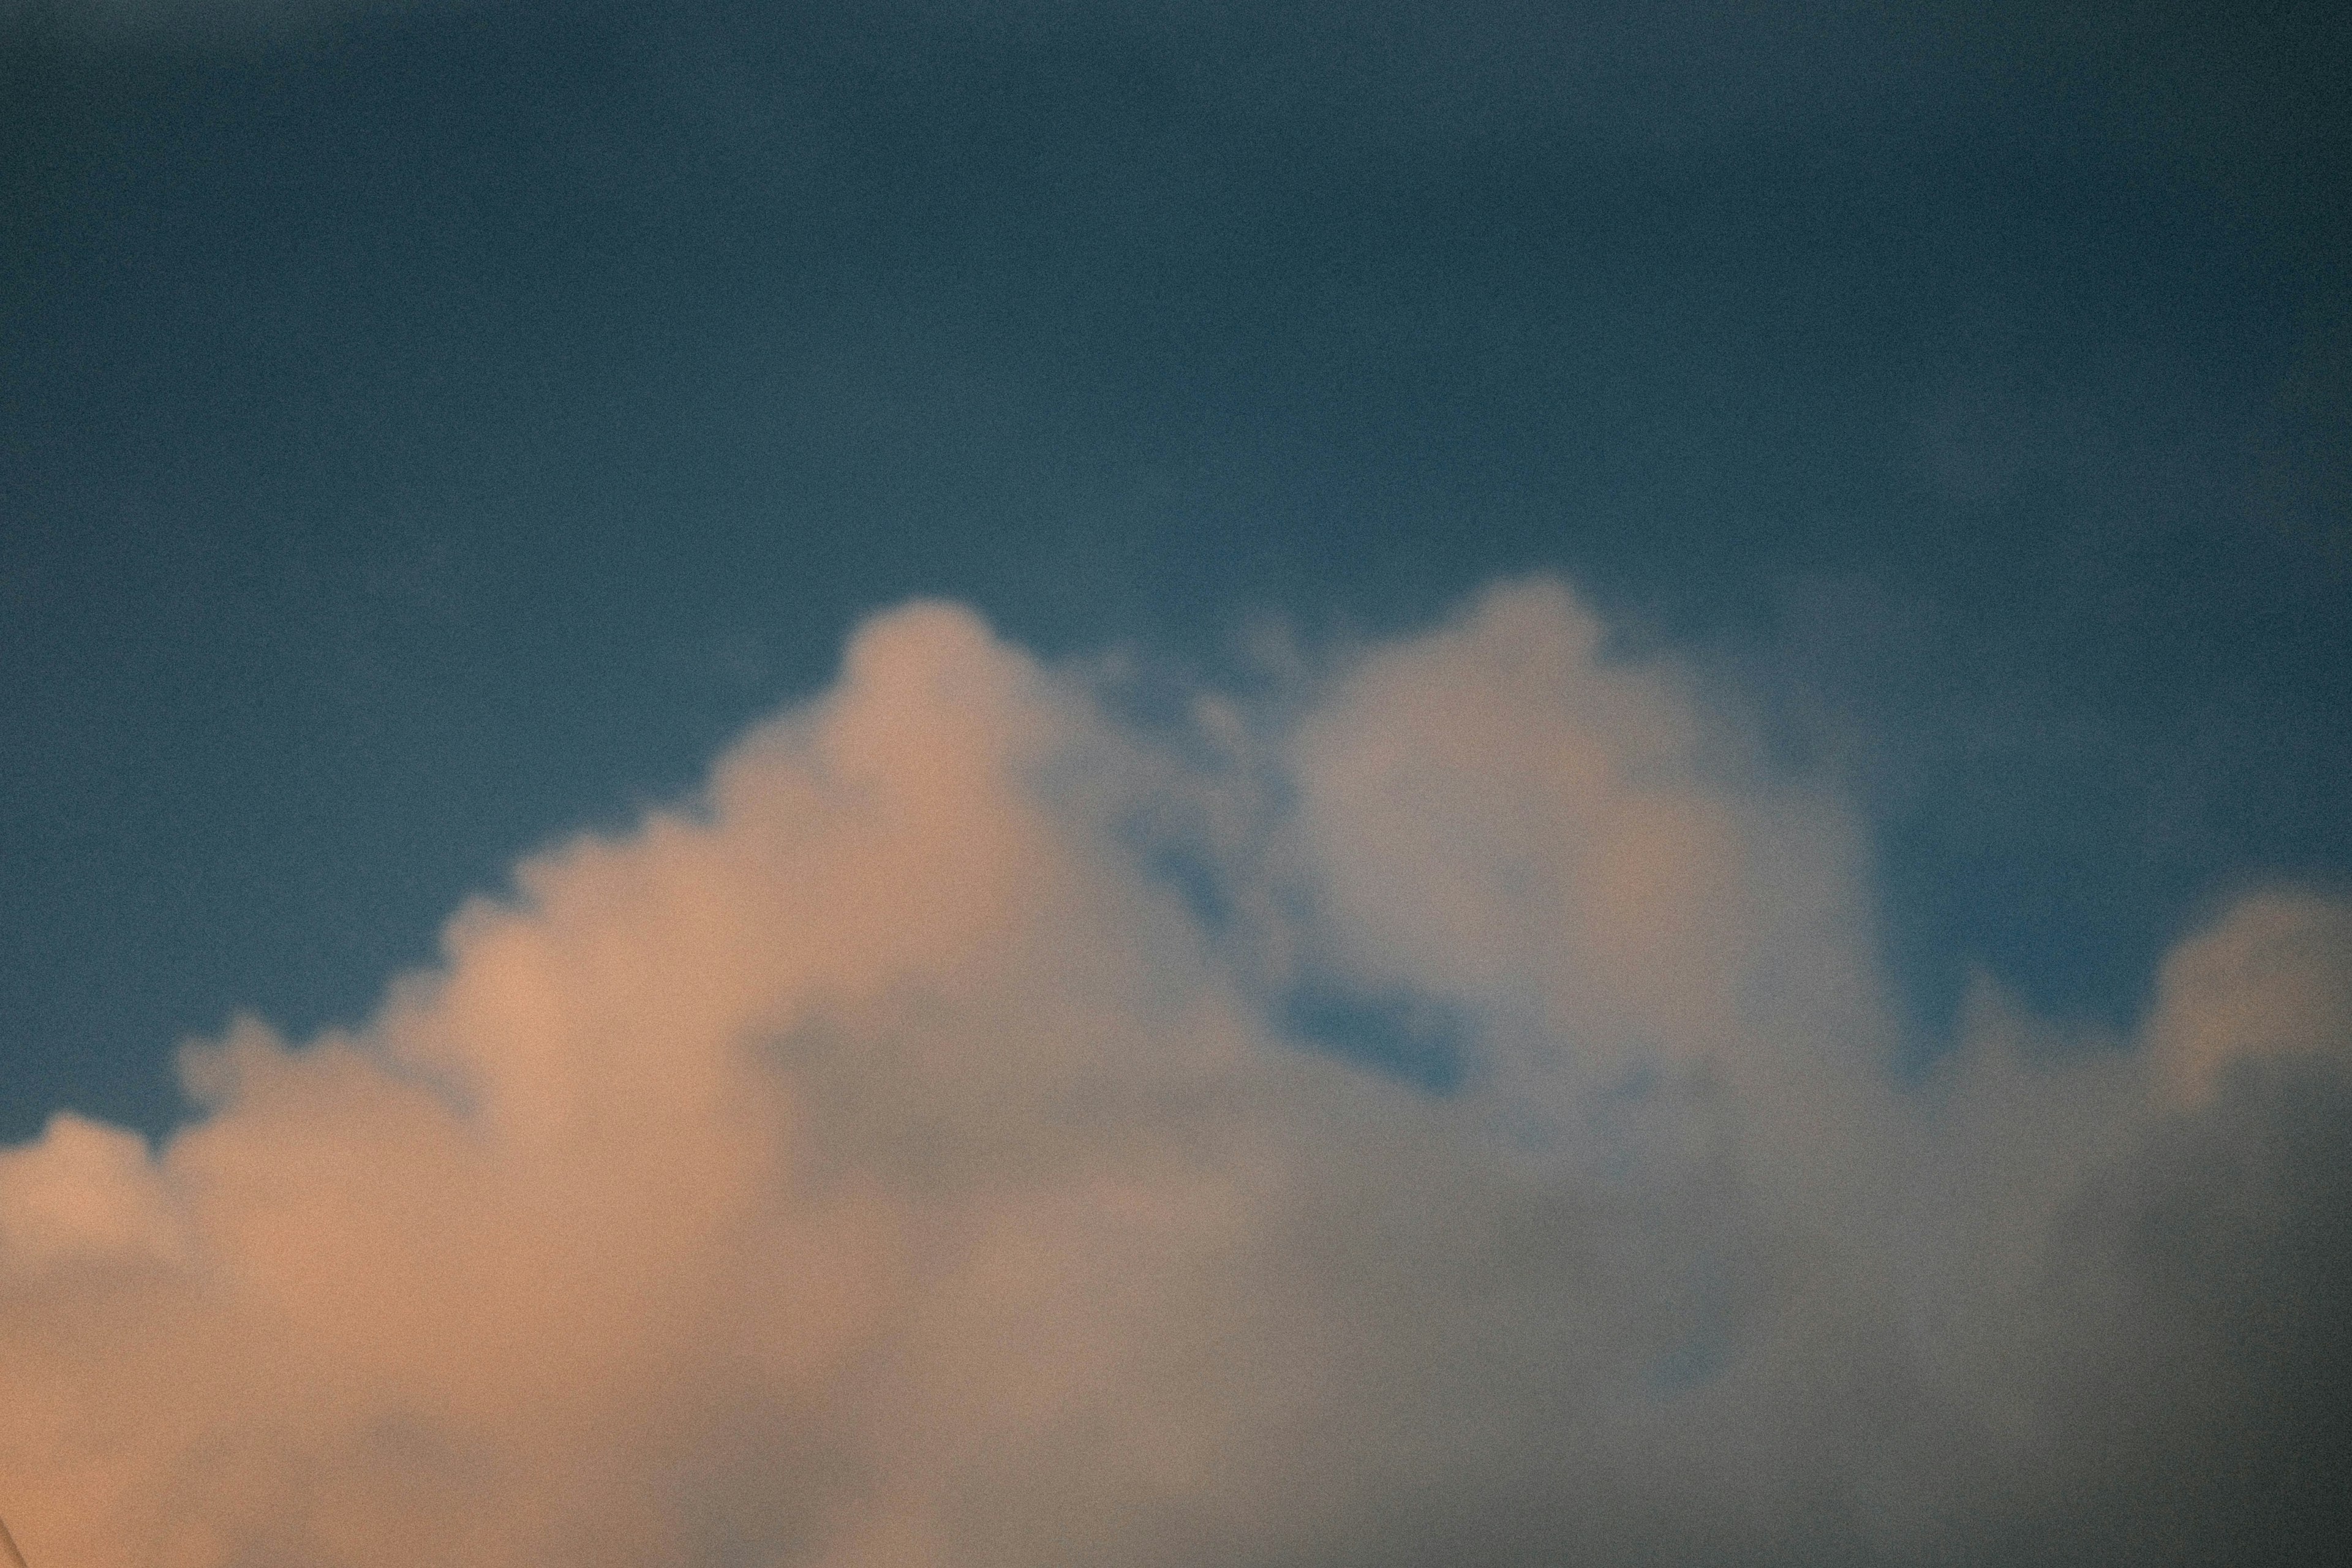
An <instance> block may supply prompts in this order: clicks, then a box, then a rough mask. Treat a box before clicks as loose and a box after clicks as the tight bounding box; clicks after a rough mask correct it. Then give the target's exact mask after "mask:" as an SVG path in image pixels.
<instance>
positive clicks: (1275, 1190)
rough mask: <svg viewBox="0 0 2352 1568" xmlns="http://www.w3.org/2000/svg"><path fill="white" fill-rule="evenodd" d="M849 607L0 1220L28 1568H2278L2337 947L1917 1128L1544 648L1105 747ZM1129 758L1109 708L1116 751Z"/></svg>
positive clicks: (1910, 1112)
mask: <svg viewBox="0 0 2352 1568" xmlns="http://www.w3.org/2000/svg"><path fill="white" fill-rule="evenodd" d="M1122 679H1123V678H1122V677H1121V675H1120V674H1119V670H1118V665H1117V663H1116V661H1106V662H1103V663H1098V664H1092V665H1086V664H1078V665H1069V666H1064V667H1047V666H1044V665H1041V664H1039V663H1038V662H1037V661H1035V660H1034V659H1032V658H1029V657H1027V656H1026V655H1024V654H1023V653H1022V652H1020V651H1019V650H1017V649H1015V648H1013V647H1008V646H1006V645H1005V644H1003V642H1001V641H999V640H998V639H997V638H995V637H993V636H992V634H991V633H990V631H989V630H988V629H987V628H986V627H985V626H982V624H981V623H980V622H979V621H978V620H977V619H975V618H974V617H973V616H971V615H970V614H968V613H966V612H964V611H962V610H960V609H957V608H954V607H952V606H947V605H915V606H911V607H908V608H907V609H903V610H900V611H898V612H896V613H893V614H891V615H888V616H882V617H879V618H877V620H875V621H873V622H872V623H870V624H868V625H867V626H865V627H863V628H862V629H861V630H860V631H859V632H858V633H857V634H856V637H855V638H854V640H853V641H852V643H851V645H850V647H849V650H848V653H847V657H846V658H845V665H844V668H843V672H842V675H841V677H840V679H839V681H838V683H837V684H836V685H835V688H834V689H831V690H830V691H829V692H827V693H825V694H824V696H822V697H821V698H819V699H818V700H814V702H812V703H810V704H808V705H806V706H805V707H803V708H800V709H797V710H793V711H791V712H788V713H786V714H784V715H782V716H781V717H779V718H777V719H776V720H774V721H771V722H770V723H768V724H766V725H764V726H762V727H761V728H760V729H758V730H756V731H753V732H752V733H751V734H750V735H748V736H746V737H745V738H744V739H743V740H742V741H741V742H740V743H739V744H737V745H736V746H735V747H734V748H733V749H732V750H731V751H730V752H729V753H728V754H727V755H726V756H725V757H724V758H722V759H721V760H720V761H719V763H718V764H717V765H716V767H715V768H714V770H713V772H712V774H711V776H710V779H709V784H708V785H707V786H706V787H705V788H704V789H703V790H702V791H701V792H700V793H699V794H698V795H697V796H696V797H695V798H694V799H692V800H690V801H687V802H684V803H681V804H680V805H677V806H676V807H675V808H672V809H668V810H664V811H660V812H656V813H655V814H653V815H651V816H647V817H646V819H645V820H644V821H643V822H642V823H640V824H639V825H637V826H635V828H634V829H632V830H631V831H629V832H627V833H625V834H622V835H618V836H614V837H601V838H585V839H582V840H579V841H576V842H573V843H570V844H566V845H563V846H561V847H556V848H554V849H552V850H551V851H550V852H548V853H545V854H542V855H540V856H537V857H535V858H532V859H530V860H529V861H527V862H525V863H524V864H523V865H522V866H520V868H518V870H517V872H516V874H515V879H514V886H513V888H512V889H511V890H510V892H509V894H508V895H507V896H505V897H502V898H499V899H495V900H490V899H486V900H481V901H479V902H478V903H476V904H474V905H472V906H470V907H468V908H467V909H465V910H461V911H459V912H458V914H457V916H456V917H455V918H454V919H453V920H452V921H451V922H450V924H449V926H448V929H447V931H446V937H445V942H444V954H443V958H442V962H441V963H439V964H438V965H437V966H436V967H435V968H433V969H431V970H429V971H427V972H424V973H417V974H413V975H409V976H406V977H404V978H403V979H401V980H400V981H398V982H397V983H396V984H394V985H393V986H392V988H391V989H390V991H389V992H388V993H387V994H386V996H385V998H384V1000H383V1004H382V1005H381V1006H380V1008H379V1009H378V1010H377V1012H376V1013H375V1014H374V1015H373V1016H372V1017H371V1018H370V1019H369V1020H368V1021H367V1022H366V1023H365V1024H364V1025H363V1026H360V1027H359V1028H357V1029H355V1030H353V1031H351V1032H349V1033H335V1034H331V1035H328V1036H326V1037H321V1038H318V1039H314V1040H309V1041H304V1042H299V1043H293V1042H288V1041H286V1040H284V1039H281V1038H279V1037H278V1036H277V1035H275V1034H274V1033H273V1032H272V1031H271V1030H270V1029H269V1028H268V1026H267V1025H265V1024H263V1023H260V1022H257V1021H245V1022H241V1023H239V1024H238V1025H236V1026H235V1027H234V1028H233V1029H231V1030H230V1031H228V1032H227V1034H226V1036H225V1037H222V1038H220V1039H218V1040H216V1041H212V1042H208V1043H204V1044H200V1045H198V1046H195V1047H192V1048H191V1049H190V1050H189V1051H188V1052H187V1054H186V1057H185V1060H184V1075H185V1079H186V1082H187V1085H188V1088H189V1090H190V1093H191V1095H192V1096H193V1098H194V1100H195V1102H196V1103H197V1105H198V1106H199V1107H200V1108H201V1109H200V1113H199V1114H197V1115H196V1116H195V1117H194V1120H192V1121H190V1122H189V1123H188V1124H187V1125H186V1126H184V1128H182V1129H181V1130H180V1131H177V1132H176V1133H175V1134H174V1135H173V1136H172V1137H171V1138H170V1139H168V1140H167V1141H165V1142H163V1144H162V1145H161V1146H160V1147H154V1148H150V1147H149V1146H148V1145H147V1144H146V1143H145V1142H142V1140H141V1139H139V1138H138V1137H137V1136H135V1135H133V1134H130V1133H126V1132H121V1131H115V1130H112V1129H109V1128H105V1127H102V1126H98V1125H95V1124H93V1123H90V1122H88V1121H81V1120H79V1119H76V1118H73V1117H69V1116H63V1115H61V1116H59V1117H58V1119H56V1120H55V1121H53V1122H52V1123H51V1125H50V1127H49V1129H48V1130H47V1133H46V1134H45V1135H44V1136H43V1137H42V1138H41V1139H40V1140H38V1141H37V1142H33V1143H30V1144H27V1145H25V1146H22V1147H18V1148H14V1149H9V1150H6V1151H0V1344H5V1356H0V1408H5V1410H6V1411H7V1412H8V1414H9V1420H8V1421H7V1423H6V1424H5V1427H0V1510H5V1513H6V1515H7V1517H8V1518H9V1520H10V1521H11V1522H12V1524H14V1525H15V1526H16V1535H17V1538H18V1539H19V1541H20V1542H22V1543H23V1544H24V1546H25V1549H26V1552H27V1553H28V1554H29V1555H30V1556H31V1558H32V1559H33V1561H34V1562H35V1563H38V1564H39V1565H40V1568H85V1565H86V1568H100V1565H101V1564H103V1565H110V1568H111V1565H121V1564H132V1565H155V1568H267V1565H276V1564H294V1563H303V1564H320V1565H349V1568H373V1565H375V1564H385V1565H389V1564H393V1563H403V1564H405V1563H415V1562H419V1561H433V1562H444V1563H466V1564H481V1565H484V1568H540V1565H549V1568H551V1565H554V1564H567V1565H569V1564H583V1565H591V1568H593V1565H595V1564H604V1563H610V1564H620V1563H631V1564H653V1563H667V1564H678V1565H681V1568H684V1565H694V1568H703V1565H710V1568H718V1565H729V1568H733V1565H745V1568H767V1565H775V1568H784V1565H793V1568H881V1565H885V1564H887V1565H890V1568H982V1565H987V1568H998V1565H1002V1568H1013V1565H1016V1564H1017V1565H1024V1568H1034V1565H1037V1564H1046V1563H1119V1564H1133V1565H1137V1568H1152V1565H1155V1564H1170V1565H1173V1564H1179V1563H1186V1564H1190V1563H1234V1564H1242V1565H1249V1564H1264V1565H1265V1568H1275V1565H1277V1564H1286V1565H1287V1564H1297V1565H1325V1564H1328V1565H1335V1568H1336V1565H1338V1564H1342V1563H1345V1564H1379V1563H1395V1564H1400V1565H1403V1564H1422V1563H1432V1564H1433V1563H1449V1564H1451V1563H1560V1562H1576V1563H1620V1562H1624V1563H1633V1562H1657V1561H1710V1562H1755V1563H1764V1562H1780V1561H1790V1562H1796V1561H1802V1562H1807V1563H1821V1562H1837V1561H1847V1562H1888V1563H1908V1562H1924V1561H1948V1560H1968V1561H1986V1562H2000V1561H2016V1562H2040V1561H2050V1562H2057V1561H2068V1562H2080V1561H2123V1560H2125V1559H2126V1558H2128V1559H2130V1560H2132V1561H2134V1562H2139V1561H2145V1560H2151V1559H2152V1560H2156V1561H2176V1562H2196V1561H2217V1562H2218V1561H2222V1560H2226V1559H2231V1558H2242V1557H2243V1556H2244V1555H2245V1554H2246V1553H2247V1552H2248V1551H2249V1550H2250V1545H2249V1543H2252V1549H2258V1550H2256V1551H2255V1554H2257V1555H2264V1556H2267V1557H2269V1558H2272V1559H2273V1560H2275V1559H2276V1558H2279V1557H2282V1556H2287V1555H2292V1554H2293V1553H2294V1552H2297V1551H2305V1550H2308V1551H2310V1552H2312V1553H2314V1554H2316V1553H2317V1552H2320V1551H2322V1550H2324V1548H2325V1547H2326V1545H2327V1544H2328V1535H2329V1532H2330V1531H2340V1530H2341V1527H2342V1525H2343V1523H2344V1520H2345V1509H2344V1506H2343V1504H2342V1502H2341V1501H2340V1500H2336V1499H2337V1494H2339V1493H2340V1492H2341V1488H2340V1485H2339V1486H2336V1488H2335V1489H2334V1490H2333V1491H2331V1490H2329V1489H2328V1485H2327V1483H2328V1482H2330V1481H2331V1480H2340V1469H2339V1468H2338V1467H2340V1464H2341V1461H2342V1460H2343V1458H2345V1457H2346V1454H2347V1445H2346V1442H2345V1433H2344V1429H2343V1418H2342V1416H2341V1415H2338V1414H2336V1413H2337V1412H2339V1411H2341V1410H2342V1409H2344V1408H2346V1405H2345V1402H2344V1401H2343V1400H2341V1399H2334V1400H2333V1402H2332V1403H2331V1397H2332V1395H2334V1394H2338V1393H2341V1392H2342V1391H2343V1388H2344V1385H2345V1381H2346V1380H2345V1379H2344V1378H2343V1376H2342V1367H2343V1363H2344V1356H2343V1352H2341V1351H2340V1350H2338V1349H2336V1348H2335V1345H2334V1339H2335V1336H2334V1334H2333V1331H2332V1329H2331V1325H2332V1324H2333V1323H2335V1322H2336V1321H2340V1320H2341V1314H2342V1310H2343V1309H2344V1308H2345V1307H2347V1305H2352V1303H2347V1301H2346V1300H2345V1299H2344V1298H2345V1294H2346V1292H2345V1289H2344V1287H2345V1283H2346V1279H2347V1274H2346V1265H2345V1262H2344V1259H2345V1258H2347V1256H2352V1253H2347V1249H2346V1247H2344V1246H2342V1245H2339V1243H2341V1242H2343V1241H2344V1240H2346V1239H2347V1238H2346V1237H2343V1236H2342V1234H2341V1233H2342V1232H2343V1230H2344V1229H2345V1226H2346V1221H2345V1219H2344V1218H2343V1216H2344V1215H2346V1214H2347V1213H2352V1205H2347V1204H2346V1202H2345V1201H2344V1200H2345V1199H2346V1198H2347V1196H2352V1194H2347V1193H2346V1191H2345V1188H2346V1186H2347V1179H2346V1174H2345V1171H2346V1165H2345V1161H2344V1154H2345V1153H2346V1152H2347V1151H2346V1149H2345V1140H2346V1132H2345V1131H2344V1129H2345V1128H2346V1127H2347V1126H2352V1122H2347V1121H2346V1119H2345V1117H2344V1115H2343V1114H2342V1113H2343V1112H2344V1111H2346V1110H2352V1089H2348V1088H2347V1083H2352V1079H2347V1071H2346V1061H2345V1051H2346V1036H2347V1023H2352V994H2348V993H2347V985H2346V975H2347V955H2352V916H2347V911H2346V910H2344V909H2343V908H2342V907H2341V906H2339V905H2336V904H2334V903H2330V902H2328V901H2326V900H2320V899H2317V898H2313V897H2309V896H2305V895H2290V894H2284V893H2282V894H2273V895H2264V896H2262V897H2258V898H2254V899H2252V900H2246V901H2244V902H2242V903H2241V904H2239V905H2237V906H2235V907H2233V908H2232V909H2231V910H2227V911H2224V912H2223V913H2222V914H2221V917H2220V919H2219V920H2218V921H2216V922H2215V923H2214V924H2213V925H2212V927H2211V928H2210V930H2208V931H2205V932H2203V933H2201V934H2199V935H2196V936H2193V937H2191V938H2190V939H2189V940H2188V941H2187V942H2184V943H2183V944H2182V945H2181V946H2180V948H2179V950H2178V951H2177V952H2176V953H2175V954H2174V956H2173V958H2172V959H2171V961H2170V962H2168V964H2167V965H2166V967H2165V969H2164V972H2163V975H2162V978H2161V981H2160V984H2159V986H2158V994H2157V998H2156V1000H2155V1002H2154V1004H2153V1005H2152V1007H2151V1011H2150V1016H2149V1019H2148V1022H2147V1024H2146V1026H2144V1028H2143V1029H2142V1031H2141V1032H2140V1035H2139V1036H2138V1037H2136V1038H2133V1039H2130V1040H2123V1041H2099V1040H2084V1039H2080V1038H2074V1037H2067V1036H2066V1035H2064V1034H2063V1032H2062V1031H2059V1030H2057V1029H2054V1028H2053V1026H2049V1025H2046V1024H2044V1023H2042V1022H2040V1021H2038V1020H2035V1019H2033V1018H2032V1017H2031V1016H2029V1015H2027V1014H2026V1013H2025V1012H2024V1011H2023V1010H2021V1009H2020V1008H2018V1007H2017V1006H2015V1005H2013V1004H2011V1003H2008V1002H2006V1001H2004V1000H2003V999H2002V998H2001V997H2000V994H1998V992H1997V991H1996V990H1995V989H1994V988H1993V987H1991V986H1990V984H1989V983H1988V984H1987V985H1986V986H1985V987H1984V988H1983V990H1982V992H1981V993H1980V994H1979V997H1978V999H1977V1003H1976V1005H1974V1007H1973V1008H1972V1010H1971V1013H1970V1020H1971V1021H1970V1023H1969V1028H1968V1031H1967V1033H1968V1038H1967V1039H1966V1040H1964V1041H1963V1043H1962V1045H1961V1047H1960V1048H1959V1049H1958V1050H1957V1051H1955V1052H1954V1053H1953V1054H1952V1055H1951V1056H1950V1057H1949V1058H1948V1059H1947V1060H1946V1061H1945V1062H1944V1063H1943V1065H1942V1066H1941V1068H1939V1069H1938V1070H1937V1072H1936V1073H1935V1074H1933V1075H1931V1076H1930V1077H1929V1079H1927V1081H1925V1082H1921V1081H1916V1076H1906V1074H1904V1073H1903V1072H1901V1071H1899V1070H1898V1069H1897V1064H1898V1062H1899V1061H1900V1060H1901V1059H1902V1057H1903V1053H1902V1052H1901V1051H1900V1049H1899V1047H1900V1044H1901V1042H1900V1041H1899V1040H1898V1038H1897V1033H1896V1025H1895V1023H1894V1022H1893V1017H1892V1014H1891V1012H1890V1009H1889V1008H1888V1006H1887V1005H1886V1003H1885V996H1884V994H1883V986H1884V983H1883V981H1882V979H1881V976H1880V972H1879V966H1878V963H1877V962H1876V958H1875V954H1874V948H1873V922H1872V915H1871V908H1870V899H1869V891H1868V888H1869V880H1868V866H1867V862H1866V855H1865V853H1864V836H1863V834H1862V832H1861V830H1860V829H1859V827H1858V826H1857V825H1856V824H1855V823H1854V821H1853V819H1852V818H1851V816H1849V815H1848V814H1847V813H1846V811H1845V810H1844V809H1843V806H1842V805H1840V803H1839V801H1838V800H1837V798H1836V797H1835V795H1834V794H1833V792H1831V791H1828V790H1826V789H1823V788H1821V787H1818V786H1816V785H1811V784H1807V783H1805V782H1804V781H1801V780H1791V779H1789V778H1785V777H1780V776H1776V775H1775V774H1774V773H1773V772H1772V771H1771V770H1770V769H1769V768H1768V767H1766V766H1764V765H1763V764H1762V763H1760V762H1759V760H1758V759H1757V757H1756V756H1754V755H1753V754H1752V753H1751V752H1748V750H1747V749H1746V748H1745V747H1743V745H1742V744H1741V742H1740V739H1739V734H1738V728H1737V726H1736V724H1733V723H1729V722H1727V721H1726V720H1727V717H1729V716H1727V715H1723V714H1720V713H1717V712H1714V711H1712V710H1711V704H1710V702H1709V700H1707V699H1706V696H1705V695H1704V694H1703V693H1702V692H1701V691H1699V690H1698V689H1696V688H1695V687H1694V686H1693V685H1692V683H1691V682H1690V681H1689V680H1687V679H1685V678H1684V677H1683V676H1681V675H1680V674H1678V673H1677V672H1676V671H1675V669H1674V668H1672V667H1670V666H1668V665H1665V664H1663V663H1660V662H1656V661H1650V662H1641V663H1635V662H1628V661H1625V660H1623V659H1621V658H1615V657H1613V656H1612V655H1611V654H1609V653H1608V652H1607V648H1606V641H1605V638H1604V637H1603V635H1602V628H1601V626H1599V625H1598V623H1597V622H1596V621H1595V620H1594V619H1593V617H1592V616H1591V615H1590V614H1589V613H1588V612H1587V611H1585V610H1584V609H1583V608H1582V607H1581V606H1580V605H1579V604H1578V603H1577V602H1576V601H1575V599H1574V598H1573V597H1572V596H1571V595H1570V594H1569V593H1568V592H1566V591H1565V590H1564V589H1562V588H1561V587H1559V585H1557V584H1549V583H1542V582H1538V583H1532V584H1518V585H1514V586H1507V587H1504V588H1501V589H1497V590H1496V591H1494V592H1492V593H1490V594H1489V595H1486V596H1485V597H1484V598H1482V599H1481V600H1479V601H1478V602H1477V603H1476V604H1475V605H1471V606H1469V607H1468V608H1467V609H1466V610H1465V612H1464V613H1463V614H1462V615H1461V616H1459V617H1458V618H1457V619H1456V620H1454V622H1453V623H1451V624H1449V625H1447V626H1443V627H1440V628H1438V629H1436V630H1434V631H1433V632H1430V633H1428V634H1426V635H1423V636H1420V637H1413V638H1410V639H1406V640H1403V641H1400V642H1397V643H1394V644H1391V645H1387V646H1381V647H1370V648H1363V649H1359V650H1355V651H1353V652H1349V653H1346V654H1340V655H1333V656H1330V657H1329V658H1320V659H1309V660H1305V661H1301V662H1298V663H1297V664H1295V665H1291V666H1287V667H1285V670H1284V672H1283V673H1282V674H1280V675H1279V676H1278V677H1277V678H1276V679H1272V680H1270V681H1269V682H1268V683H1266V686H1265V689H1260V690H1257V691H1255V693H1253V694H1251V695H1249V696H1247V697H1237V696H1234V695H1232V694H1220V693H1215V692H1211V691H1206V690H1202V691H1197V692H1191V693H1188V694H1187V698H1186V701H1185V703H1184V704H1182V705H1181V708H1182V710H1181V713H1180V714H1179V715H1178V716H1176V717H1174V718H1171V717H1170V716H1169V715H1168V714H1167V713H1166V712H1165V711H1157V710H1155V711H1156V716H1151V717H1142V716H1139V714H1141V713H1142V712H1143V710H1145V709H1146V708H1149V707H1150V705H1149V704H1137V703H1134V702H1130V701H1128V700H1125V698H1124V696H1123V694H1122V685H1121V682H1122ZM1165 707H1166V705H1165V704H1161V705H1160V708H1161V709H1164V708H1165Z"/></svg>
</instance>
